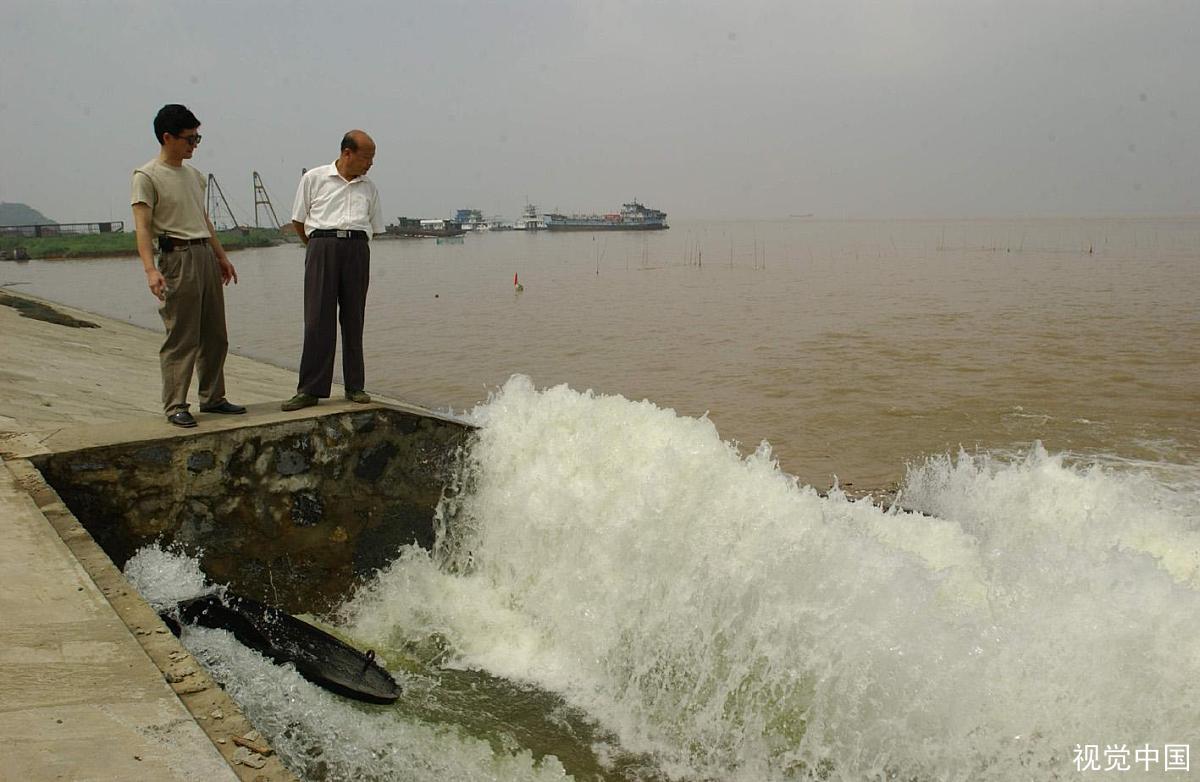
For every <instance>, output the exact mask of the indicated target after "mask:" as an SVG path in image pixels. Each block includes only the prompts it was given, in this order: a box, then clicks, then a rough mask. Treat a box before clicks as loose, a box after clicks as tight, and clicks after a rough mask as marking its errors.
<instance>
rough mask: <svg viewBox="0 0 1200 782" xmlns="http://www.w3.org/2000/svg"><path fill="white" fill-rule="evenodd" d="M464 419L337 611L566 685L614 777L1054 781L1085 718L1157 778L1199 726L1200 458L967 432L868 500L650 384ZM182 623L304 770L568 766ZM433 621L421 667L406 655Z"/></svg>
mask: <svg viewBox="0 0 1200 782" xmlns="http://www.w3.org/2000/svg"><path fill="white" fill-rule="evenodd" d="M472 417H473V419H474V421H475V423H477V424H478V425H479V427H480V428H479V432H478V436H477V438H476V440H475V442H474V443H473V445H472V447H471V448H470V450H469V452H468V453H467V454H466V455H465V456H464V463H463V465H462V471H461V474H460V476H459V485H457V486H456V487H455V491H454V493H453V494H450V495H448V496H447V498H446V500H444V502H443V504H442V507H441V509H440V513H441V518H440V522H441V524H442V529H441V531H440V534H439V540H438V544H437V548H436V550H435V551H434V552H433V553H427V552H423V551H420V550H415V549H414V550H408V551H407V552H406V553H405V554H404V556H402V557H401V558H400V559H399V560H397V561H396V562H394V563H392V564H391V565H390V566H389V567H388V568H387V569H385V570H384V571H382V572H380V573H379V574H378V577H377V578H376V579H375V580H374V581H373V582H371V583H370V584H369V585H367V586H366V587H364V588H363V589H361V590H360V591H359V592H358V594H357V595H355V596H354V598H353V599H352V600H350V601H349V602H348V603H347V604H346V605H345V606H343V608H342V610H341V612H340V626H339V632H342V633H344V634H345V635H346V637H347V638H349V639H352V640H353V641H354V642H355V643H357V644H359V645H365V646H372V647H374V648H376V649H380V650H389V651H385V652H384V657H385V659H386V660H389V661H390V662H391V663H392V665H390V667H392V668H393V670H394V672H396V673H397V676H398V678H400V680H401V683H402V684H403V685H404V686H405V687H406V698H408V699H415V700H421V699H424V700H426V701H430V702H432V701H437V700H438V699H439V698H443V697H445V696H444V694H443V692H442V691H441V689H440V688H439V686H438V681H437V676H438V675H439V674H437V673H436V672H431V670H432V669H436V670H437V671H441V672H443V674H444V675H446V676H449V675H451V674H452V673H453V672H463V671H472V672H482V673H486V674H487V675H489V676H490V677H496V678H498V679H501V680H507V681H509V682H512V683H514V686H515V687H526V686H529V687H535V688H537V689H538V690H540V691H543V692H551V693H555V694H557V696H559V697H560V698H561V700H562V702H563V704H564V706H563V708H564V709H568V710H575V711H577V712H579V713H583V714H585V715H587V719H588V720H590V721H592V722H593V723H595V725H597V726H598V727H597V733H596V735H597V736H601V737H602V738H598V739H596V740H594V741H592V745H591V746H590V751H591V752H592V753H593V754H594V759H595V762H596V763H597V764H598V766H599V767H600V769H601V773H603V774H604V775H605V776H608V777H609V778H634V779H636V778H651V777H653V778H664V777H665V778H671V779H681V780H709V779H713V780H788V779H810V778H813V779H841V780H862V779H903V780H910V779H916V780H925V779H957V780H968V779H970V780H976V779H985V780H1014V779H1034V780H1042V779H1046V780H1049V779H1066V778H1074V777H1076V776H1077V775H1078V774H1079V771H1078V768H1077V765H1078V757H1077V753H1076V747H1077V745H1079V746H1086V745H1097V746H1098V747H1100V748H1101V749H1102V750H1103V749H1104V748H1105V747H1106V746H1112V747H1118V746H1125V747H1127V749H1128V760H1129V765H1130V766H1131V770H1130V771H1128V772H1125V773H1124V776H1128V777H1137V776H1138V774H1139V773H1143V774H1144V773H1145V772H1146V770H1147V769H1148V770H1149V772H1150V776H1152V777H1156V776H1157V777H1161V775H1162V773H1163V768H1164V758H1163V756H1162V755H1161V753H1162V752H1163V751H1164V748H1165V746H1166V745H1189V747H1200V736H1198V735H1197V733H1198V730H1197V726H1198V724H1200V723H1198V722H1197V704H1198V703H1200V638H1198V637H1197V634H1196V633H1195V630H1194V622H1195V618H1196V617H1197V616H1200V495H1198V494H1197V492H1196V488H1195V487H1196V485H1197V484H1196V481H1195V478H1196V470H1195V468H1194V467H1189V466H1187V465H1176V467H1175V470H1174V471H1173V472H1169V473H1165V475H1166V477H1165V478H1164V476H1163V474H1158V475H1156V474H1152V473H1150V472H1149V471H1147V470H1144V469H1141V468H1138V467H1137V466H1136V465H1133V466H1131V465H1125V466H1122V467H1113V466H1097V465H1086V464H1079V463H1076V462H1074V461H1072V460H1070V459H1068V458H1066V457H1064V456H1062V455H1054V454H1048V453H1046V452H1045V451H1044V450H1042V449H1041V448H1040V447H1035V448H1033V449H1031V450H1029V451H1027V452H1025V453H1023V454H1020V455H1017V456H1012V455H1009V456H1005V457H994V456H991V457H990V456H988V455H986V454H982V455H968V454H965V453H960V454H958V455H957V456H955V457H953V458H951V457H940V458H933V459H930V460H928V461H926V462H925V463H923V464H920V465H915V466H913V467H910V469H909V471H908V474H907V477H906V479H905V481H904V483H903V486H902V491H901V496H900V500H899V504H901V505H903V506H904V507H905V508H910V509H912V510H911V511H902V510H899V509H898V508H894V509H892V510H890V511H884V510H881V509H880V508H878V507H876V506H874V505H872V504H870V503H869V502H864V501H859V502H854V501H851V500H850V499H848V498H847V497H845V496H844V495H842V494H840V493H839V492H837V491H835V492H833V493H831V495H830V496H828V497H822V496H820V495H819V494H818V493H817V492H816V491H815V490H814V489H812V488H810V487H806V486H802V485H800V484H798V482H797V481H796V480H795V479H793V478H791V477H790V476H788V475H787V474H785V473H783V472H781V471H780V470H779V469H778V468H777V466H776V464H775V463H774V461H773V459H772V457H771V453H770V450H769V448H768V447H766V446H765V445H764V446H763V447H760V448H759V450H758V451H757V452H756V453H754V454H752V455H750V456H748V457H743V456H741V455H740V454H739V452H738V450H737V449H736V448H735V447H734V446H732V445H730V444H728V443H726V442H723V441H722V440H721V438H720V437H719V435H718V433H717V431H716V429H715V427H714V426H713V425H712V424H711V423H710V422H709V421H708V420H705V419H696V418H687V417H680V416H678V415H676V414H675V413H674V412H673V411H671V410H665V409H661V408H659V407H657V406H655V405H654V404H652V403H650V402H645V401H643V402H633V401H629V400H626V399H624V398H621V397H619V396H601V395H594V394H591V393H580V392H577V391H575V390H572V389H570V388H567V387H565V386H559V387H555V388H550V389H545V390H539V389H537V388H535V387H534V385H533V384H532V383H531V381H529V380H528V379H525V378H523V377H514V378H513V379H512V380H510V381H509V382H508V383H507V384H506V385H505V386H504V387H503V388H502V389H500V390H499V391H498V392H497V393H496V394H494V395H493V397H492V398H491V399H490V400H489V401H488V402H487V403H486V404H483V405H481V406H480V407H478V408H476V410H475V411H474V412H473V413H472ZM143 589H145V588H143ZM189 636H190V639H189V638H185V640H188V641H189V643H190V644H192V648H193V649H194V650H196V649H198V650H199V651H198V652H197V653H198V654H199V655H200V656H201V657H202V658H204V659H206V660H207V661H209V663H210V665H213V666H214V667H215V668H216V669H218V670H219V672H220V673H219V676H218V678H220V679H222V680H223V681H225V682H226V685H225V686H227V687H229V688H230V689H231V690H232V691H233V694H234V695H235V697H236V698H237V699H239V701H243V702H244V701H246V700H247V699H248V700H249V702H250V703H251V704H252V705H250V706H248V710H249V711H250V715H251V717H252V719H256V720H262V721H265V723H266V724H265V725H264V726H263V729H264V730H265V731H266V732H267V733H268V734H269V735H270V737H271V738H272V740H273V741H274V742H276V744H282V745H283V749H281V752H282V753H284V756H285V757H288V754H287V753H288V751H289V750H288V747H289V745H290V746H294V747H295V749H294V750H291V751H292V753H293V757H292V758H291V760H292V762H293V763H294V766H293V767H299V768H302V769H304V770H305V771H306V773H310V774H312V775H313V776H314V777H317V776H319V777H322V778H338V779H352V778H353V779H357V778H370V777H372V776H374V778H381V779H383V778H404V779H427V780H434V779H437V780H443V779H493V778H502V779H552V778H561V777H562V776H563V775H564V774H565V773H567V771H570V770H571V767H570V765H569V764H568V765H567V768H566V770H564V766H562V765H559V761H558V759H557V757H552V756H555V755H556V752H555V751H554V748H553V746H550V747H548V748H547V747H541V748H539V749H538V750H537V751H535V752H531V751H530V750H529V749H528V748H527V747H525V746H522V744H521V740H520V739H519V737H517V738H514V736H515V735H516V734H505V733H504V731H503V730H500V731H499V734H503V735H499V736H497V735H491V736H487V737H484V738H480V737H479V735H478V732H477V731H476V732H474V733H473V732H472V730H470V729H463V728H461V727H456V726H455V725H453V724H446V723H444V722H439V721H438V719H436V718H431V717H429V716H428V715H429V714H430V713H432V712H430V711H428V710H426V711H425V712H422V713H417V712H420V710H419V709H417V710H413V709H408V711H407V713H403V712H404V711H405V709H404V708H401V709H399V710H393V711H391V712H389V711H388V710H387V709H380V708H378V707H361V706H357V705H347V703H346V702H345V701H343V700H341V699H338V698H335V697H333V696H328V695H326V694H325V693H322V692H321V691H319V690H316V688H314V687H311V686H310V685H308V684H306V683H304V682H303V681H302V680H299V679H298V678H296V677H295V676H294V675H292V674H291V673H290V672H287V671H282V670H281V669H278V668H275V667H274V666H270V665H268V664H266V663H263V662H262V661H261V659H259V660H257V661H254V660H253V659H251V658H254V657H256V655H254V654H253V653H250V652H247V651H245V650H241V649H240V647H237V645H236V644H235V643H233V642H232V641H231V640H230V639H229V636H227V635H226V634H224V633H220V632H217V631H196V632H192V633H190V634H189ZM430 639H436V647H437V649H438V650H439V651H438V656H437V661H436V664H434V665H432V668H427V669H425V670H424V671H423V672H413V671H412V670H410V671H409V673H408V674H407V675H406V674H405V671H403V670H398V669H399V668H403V667H406V665H407V664H406V663H405V662H404V659H405V657H404V655H405V654H411V650H413V649H419V648H428V646H429V644H430ZM423 645H424V646H423ZM405 650H408V651H405ZM389 655H390V657H389ZM407 667H409V668H412V669H413V670H415V668H414V666H407ZM474 686H475V685H474V684H472V685H471V687H472V688H474ZM401 706H403V704H401ZM422 714H424V715H425V716H422ZM485 718H486V717H485ZM450 721H451V722H453V719H451V720H450ZM318 746H319V747H321V749H320V750H317V749H314V748H313V747H318ZM1143 746H1147V747H1152V748H1155V749H1156V752H1158V753H1159V760H1158V761H1157V762H1156V763H1155V764H1154V765H1148V764H1147V765H1146V766H1145V767H1143V766H1142V765H1137V764H1135V762H1134V758H1135V750H1136V749H1137V748H1141V747H1143ZM622 753H624V756H625V757H628V756H631V755H633V756H637V757H639V758H644V759H647V760H646V762H645V763H643V764H642V765H640V766H639V765H636V764H635V765H634V766H632V767H631V766H625V767H621V768H617V767H616V766H614V765H612V764H611V763H610V761H611V758H613V757H615V756H617V755H621V754H622ZM1104 760H1105V757H1104V756H1102V757H1101V758H1100V761H1101V768H1103V764H1104ZM605 763H610V766H609V768H608V770H607V772H605V771H604V765H605ZM639 768H640V769H642V771H637V769H639ZM314 769H316V771H314ZM630 769H633V770H630ZM1138 769H1141V772H1139V771H1138ZM575 773H577V774H579V778H592V776H593V775H592V774H583V773H582V772H578V771H577V772H575Z"/></svg>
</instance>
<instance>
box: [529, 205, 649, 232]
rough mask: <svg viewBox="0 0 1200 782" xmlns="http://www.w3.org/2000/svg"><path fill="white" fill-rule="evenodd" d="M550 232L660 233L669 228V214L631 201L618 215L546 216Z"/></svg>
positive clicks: (547, 227) (549, 214) (551, 214)
mask: <svg viewBox="0 0 1200 782" xmlns="http://www.w3.org/2000/svg"><path fill="white" fill-rule="evenodd" d="M545 221H546V230H548V231H659V230H663V229H665V228H669V227H670V226H668V225H667V213H666V212H660V211H659V210H657V209H648V208H646V207H645V206H643V205H642V204H640V203H638V202H637V201H630V202H629V203H627V204H624V205H623V206H622V207H621V211H620V212H619V213H616V214H604V215H564V214H556V213H548V214H546V216H545Z"/></svg>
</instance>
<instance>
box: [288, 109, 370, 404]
mask: <svg viewBox="0 0 1200 782" xmlns="http://www.w3.org/2000/svg"><path fill="white" fill-rule="evenodd" d="M374 160H375V142H374V141H372V140H371V137H370V136H368V135H367V134H366V133H364V132H363V131H361V130H352V131H350V132H349V133H347V134H346V135H345V136H343V137H342V151H341V154H339V155H338V159H337V160H335V161H333V162H332V163H330V164H329V165H327V166H318V167H317V168H314V169H312V170H311V171H308V172H307V173H305V174H304V176H302V177H301V178H300V187H299V188H298V189H297V190H296V203H295V206H294V207H293V208H292V225H293V226H295V228H296V233H298V234H299V235H300V239H301V241H303V242H304V244H305V246H306V248H307V250H306V252H305V256H304V350H303V352H302V353H301V356H300V382H299V383H298V384H297V386H296V395H295V396H294V397H292V398H291V399H289V400H288V401H286V402H284V403H283V405H282V409H284V410H299V409H300V408H302V407H311V406H312V405H315V404H316V403H317V402H318V400H321V399H327V398H328V397H329V392H330V388H331V386H332V385H333V358H334V352H335V350H336V347H337V325H338V322H339V320H340V321H341V324H342V383H343V385H345V387H346V398H347V399H349V400H350V401H352V402H360V403H363V404H365V403H367V402H370V401H371V397H370V396H368V395H367V392H366V391H365V390H364V388H365V386H366V370H365V368H364V366H363V346H362V336H363V319H364V316H365V313H366V306H367V284H368V282H369V281H370V276H371V244H370V239H371V235H372V234H377V233H382V232H383V218H382V217H380V211H379V191H377V190H376V189H375V183H374V182H372V181H371V180H369V179H367V176H366V175H367V171H369V170H370V168H371V164H372V163H373V162H374Z"/></svg>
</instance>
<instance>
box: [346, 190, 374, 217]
mask: <svg viewBox="0 0 1200 782" xmlns="http://www.w3.org/2000/svg"><path fill="white" fill-rule="evenodd" d="M349 217H350V219H351V220H353V221H354V222H356V223H370V222H371V199H370V198H367V197H366V196H365V195H363V194H362V193H351V194H350V215H349Z"/></svg>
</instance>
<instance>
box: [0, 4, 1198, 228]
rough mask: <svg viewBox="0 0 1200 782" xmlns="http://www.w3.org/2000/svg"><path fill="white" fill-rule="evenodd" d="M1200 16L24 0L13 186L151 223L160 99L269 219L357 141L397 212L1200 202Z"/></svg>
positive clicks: (1162, 10)
mask: <svg viewBox="0 0 1200 782" xmlns="http://www.w3.org/2000/svg"><path fill="white" fill-rule="evenodd" d="M1196 30H1200V3H1198V2H1194V1H1193V0H1181V1H1180V2H1153V1H1152V0H1130V1H1129V2H1103V1H1100V0H1094V1H1090V2H1077V1H1075V0H1037V1H1036V2H976V1H974V0H947V1H946V2H915V3H910V2H840V1H839V2H832V1H831V2H819V3H818V2H806V1H805V0H796V1H795V2H759V1H758V0H739V1H738V2H733V1H732V0H728V1H726V2H696V1H694V0H690V1H688V2H645V3H641V2H617V1H613V0H589V1H588V2H525V1H524V0H517V1H515V2H509V3H502V2H495V3H482V2H480V3H465V2H463V3H459V2H440V1H433V2H431V1H429V0H426V1H425V2H420V3H410V2H381V3H359V2H353V0H341V1H340V2H320V3H316V2H307V0H297V1H296V2H252V1H251V0H244V1H243V2H237V3H233V2H229V3H226V2H214V1H213V0H193V1H192V2H175V1H174V0H153V1H152V2H103V1H101V0H93V1H92V2H83V1H82V0H79V1H77V2H52V1H48V0H37V1H36V2H25V1H24V0H3V14H2V15H0V138H2V139H3V145H4V154H3V156H2V157H0V200H2V201H24V202H26V203H28V204H30V205H31V206H33V207H35V208H37V209H40V210H41V211H42V212H44V213H46V214H47V215H48V216H49V217H51V218H54V219H57V220H59V221H64V222H65V221H94V220H106V219H110V218H111V219H125V220H127V221H128V220H129V207H128V202H129V199H128V193H129V185H128V180H129V174H130V171H131V170H132V169H133V167H134V166H135V165H138V164H140V163H142V162H144V161H145V160H148V159H150V158H151V157H153V156H154V155H155V154H156V153H157V150H158V147H157V145H156V144H155V141H154V138H153V132H152V130H151V121H152V119H153V116H154V114H155V112H156V111H157V110H158V108H159V107H160V106H161V105H162V104H164V103H174V102H178V103H184V104H186V105H187V106H188V107H189V108H191V109H192V111H193V112H195V114H196V115H197V116H198V117H199V118H200V120H201V122H202V127H201V132H202V133H203V135H204V141H203V143H202V144H201V146H200V147H199V149H198V151H197V154H196V156H195V157H194V158H193V161H192V162H193V165H195V166H197V167H198V168H199V169H200V170H202V171H204V172H206V173H207V172H211V173H213V174H215V175H216V176H217V179H218V181H219V183H220V184H221V186H222V188H223V190H224V191H225V194H226V195H227V196H228V197H229V200H230V201H231V202H232V205H233V208H234V211H235V214H236V215H237V217H238V218H239V220H240V221H242V222H253V196H252V189H251V171H255V170H256V171H258V172H259V173H260V174H261V175H262V177H263V179H264V180H265V182H266V185H267V188H268V190H269V192H270V195H271V198H272V200H273V201H274V204H275V208H276V211H277V212H278V213H279V215H280V218H281V219H283V220H285V221H286V219H287V217H286V215H285V213H290V209H291V201H292V197H293V195H294V193H295V188H296V184H297V180H298V177H299V174H300V170H301V168H303V167H306V166H308V167H311V166H314V165H319V164H322V163H327V162H330V161H331V160H333V158H334V157H335V156H336V154H337V144H338V141H339V140H340V138H341V134H342V132H343V131H345V130H347V129H349V128H352V127H361V128H363V129H365V130H367V131H368V132H369V133H371V134H372V135H373V136H374V137H375V140H376V142H377V144H378V154H377V156H376V158H375V168H374V169H373V170H372V171H371V176H372V178H374V179H375V181H376V182H377V184H378V185H379V189H380V192H381V196H382V199H383V203H384V207H385V215H386V218H387V220H388V221H391V220H392V219H394V218H395V217H396V216H398V215H407V216H419V217H430V216H445V215H448V214H450V213H451V212H452V210H454V209H455V208H458V207H475V208H479V209H482V210H484V212H485V213H487V214H503V215H505V216H508V217H510V218H512V217H516V216H517V215H518V214H519V213H520V209H521V207H522V205H523V204H524V202H525V199H526V198H527V197H528V198H529V199H530V200H532V201H533V202H534V203H536V204H538V205H540V206H542V207H543V208H546V209H557V210H561V211H611V210H614V209H616V208H617V207H618V206H619V205H620V203H621V202H622V201H625V200H628V199H630V198H634V197H637V198H640V199H641V200H642V201H644V202H645V203H647V204H648V205H651V206H654V207H657V208H660V209H663V210H665V211H666V212H668V214H669V215H671V216H674V217H679V218H686V217H752V216H762V217H771V218H774V217H786V216H788V215H790V214H806V213H813V214H815V215H816V216H818V217H923V216H928V217H954V216H1043V215H1045V216H1052V215H1123V214H1129V215H1137V214H1189V213H1197V212H1200V172H1198V170H1197V169H1198V164H1200V45H1197V41H1198V40H1200V39H1198V38H1197V34H1196Z"/></svg>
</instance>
